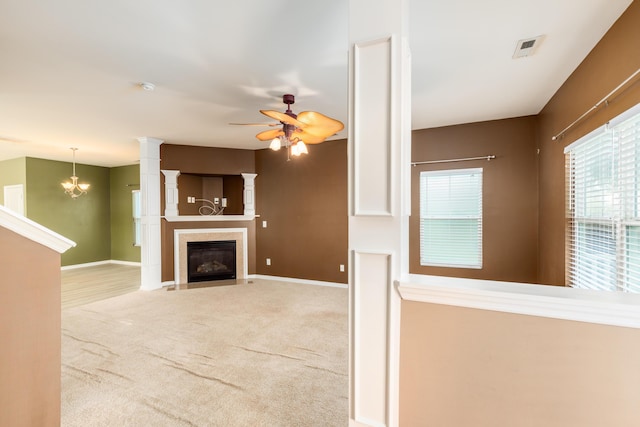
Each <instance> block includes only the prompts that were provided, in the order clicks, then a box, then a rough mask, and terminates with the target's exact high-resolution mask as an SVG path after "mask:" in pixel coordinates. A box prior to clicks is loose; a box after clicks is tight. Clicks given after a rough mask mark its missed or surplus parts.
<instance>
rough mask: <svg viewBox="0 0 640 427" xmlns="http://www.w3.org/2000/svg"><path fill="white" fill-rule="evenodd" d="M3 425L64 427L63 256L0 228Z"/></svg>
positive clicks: (0, 412)
mask: <svg viewBox="0 0 640 427" xmlns="http://www.w3.org/2000/svg"><path fill="white" fill-rule="evenodd" d="M0 274H2V281H1V283H0V347H1V348H2V350H1V351H0V425H2V426H15V427H21V426H25V427H26V426H56V425H59V424H60V364H61V354H60V351H61V347H60V327H61V323H60V254H59V253H58V252H55V251H53V250H51V249H49V248H47V247H45V246H42V245H40V244H38V243H35V242H33V241H31V240H29V239H26V238H24V237H22V236H20V235H18V234H16V233H14V232H12V231H9V230H7V229H5V228H2V227H0Z"/></svg>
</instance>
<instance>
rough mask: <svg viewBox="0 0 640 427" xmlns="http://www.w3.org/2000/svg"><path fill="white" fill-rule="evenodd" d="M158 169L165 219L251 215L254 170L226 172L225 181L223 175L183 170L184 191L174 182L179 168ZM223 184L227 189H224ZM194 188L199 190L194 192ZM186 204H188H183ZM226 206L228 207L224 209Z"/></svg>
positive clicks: (235, 218)
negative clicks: (159, 171)
mask: <svg viewBox="0 0 640 427" xmlns="http://www.w3.org/2000/svg"><path fill="white" fill-rule="evenodd" d="M161 172H162V174H163V175H164V176H165V180H164V181H165V182H164V193H165V209H164V218H165V219H166V220H167V221H169V222H179V221H250V220H253V219H254V218H255V183H254V180H255V177H256V176H257V175H256V174H254V173H242V174H240V175H239V176H238V177H237V178H238V179H233V178H234V177H232V176H227V177H226V182H227V184H226V185H225V177H222V176H213V175H207V176H204V175H198V176H196V175H193V174H185V179H186V181H185V186H184V187H185V191H183V192H182V193H181V192H180V191H179V185H178V184H179V183H178V180H179V177H180V175H181V174H180V171H177V170H162V171H161ZM240 177H241V178H240ZM189 182H191V183H192V184H191V186H190V185H187V183H189ZM193 182H196V184H195V186H197V187H199V188H198V189H197V191H196V190H194V189H193V186H194V184H193ZM225 187H226V188H227V190H224V188H225ZM230 187H231V189H229V188H230ZM225 191H227V193H225ZM197 192H199V193H198V194H196V193H197ZM185 193H186V194H185ZM191 193H193V194H191ZM203 193H206V194H203ZM194 194H196V195H194ZM240 199H241V200H240ZM179 206H183V209H182V210H183V211H186V212H187V214H186V215H184V214H180V209H179ZM186 206H188V208H184V207H186ZM227 208H228V209H229V211H228V212H224V210H225V209H227ZM227 213H232V214H231V215H228V214H227Z"/></svg>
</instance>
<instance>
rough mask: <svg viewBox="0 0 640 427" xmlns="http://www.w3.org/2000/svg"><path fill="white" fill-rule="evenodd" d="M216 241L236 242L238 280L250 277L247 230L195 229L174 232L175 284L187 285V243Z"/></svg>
mask: <svg viewBox="0 0 640 427" xmlns="http://www.w3.org/2000/svg"><path fill="white" fill-rule="evenodd" d="M216 240H235V241H236V278H237V279H246V278H247V277H248V275H249V272H248V270H249V257H248V246H247V229H246V228H194V229H180V230H174V232H173V245H174V248H173V261H174V267H173V269H174V271H173V273H174V284H176V285H180V284H186V283H187V243H188V242H206V241H216Z"/></svg>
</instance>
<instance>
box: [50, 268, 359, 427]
mask: <svg viewBox="0 0 640 427" xmlns="http://www.w3.org/2000/svg"><path fill="white" fill-rule="evenodd" d="M347 305H348V291H347V290H346V289H342V288H332V287H324V286H313V285H303V284H295V283H285V282H276V281H267V280H254V281H253V283H248V284H239V285H233V286H220V287H211V288H199V289H189V290H184V291H172V292H169V291H164V290H163V291H152V292H144V291H137V292H134V293H130V294H127V295H123V296H119V297H114V298H110V299H108V300H104V301H100V302H96V303H92V304H88V305H85V306H81V307H75V308H69V309H66V310H63V312H62V425H63V426H83V427H86V426H346V425H347V424H348V398H347V396H348V343H347V341H348V337H347V335H348V334H347V330H348V329H347V328H348V319H347V316H348V314H347V313H348V309H347Z"/></svg>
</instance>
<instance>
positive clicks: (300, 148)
mask: <svg viewBox="0 0 640 427" xmlns="http://www.w3.org/2000/svg"><path fill="white" fill-rule="evenodd" d="M296 147H298V152H299V153H300V154H309V150H307V144H305V143H304V142H302V141H298V143H297V144H296Z"/></svg>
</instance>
